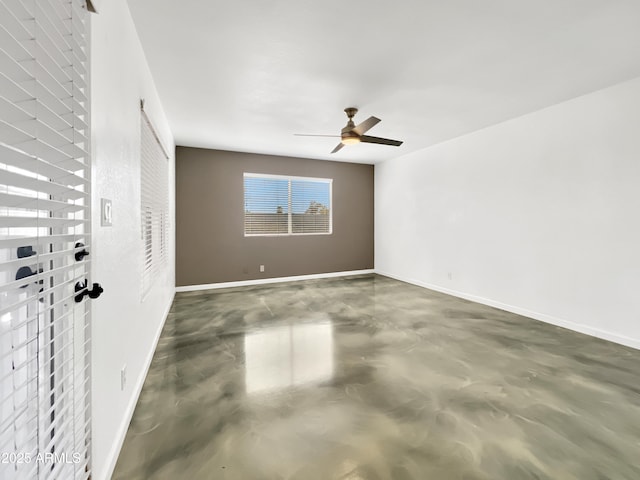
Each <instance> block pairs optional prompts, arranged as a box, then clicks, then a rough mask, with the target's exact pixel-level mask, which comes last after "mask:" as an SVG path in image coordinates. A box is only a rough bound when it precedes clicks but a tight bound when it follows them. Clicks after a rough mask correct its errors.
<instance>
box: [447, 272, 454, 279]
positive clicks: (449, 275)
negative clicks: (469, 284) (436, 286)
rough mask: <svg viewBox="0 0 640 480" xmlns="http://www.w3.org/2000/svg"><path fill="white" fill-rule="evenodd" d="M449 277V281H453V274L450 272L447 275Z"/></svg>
mask: <svg viewBox="0 0 640 480" xmlns="http://www.w3.org/2000/svg"><path fill="white" fill-rule="evenodd" d="M447 276H448V277H449V280H453V273H451V272H449V273H447Z"/></svg>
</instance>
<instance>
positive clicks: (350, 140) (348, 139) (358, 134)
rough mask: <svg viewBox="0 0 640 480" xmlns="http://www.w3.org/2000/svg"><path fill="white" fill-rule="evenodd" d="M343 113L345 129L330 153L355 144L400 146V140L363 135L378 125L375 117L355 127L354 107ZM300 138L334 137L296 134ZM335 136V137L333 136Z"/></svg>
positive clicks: (356, 111)
mask: <svg viewBox="0 0 640 480" xmlns="http://www.w3.org/2000/svg"><path fill="white" fill-rule="evenodd" d="M344 113H346V114H347V117H348V118H349V121H347V124H346V125H345V127H344V128H343V129H342V130H341V131H340V143H339V144H338V145H336V147H335V148H334V149H333V150H332V151H331V153H336V152H337V151H338V150H340V149H341V148H342V147H344V146H345V145H355V144H356V143H377V144H379V145H391V146H394V147H399V146H400V145H402V142H401V141H400V140H391V139H389V138H380V137H370V136H368V135H365V132H367V131H368V130H369V129H371V128H372V127H374V126H375V125H377V124H378V123H380V121H381V120H380V119H379V118H376V117H369V118H368V119H366V120H365V121H364V122H362V123H360V124H358V125H356V124H355V123H353V117H354V116H355V114H356V113H358V109H357V108H354V107H349V108H345V109H344ZM296 135H298V136H301V137H319V136H320V137H331V136H334V135H304V134H296ZM335 136H337V135H335Z"/></svg>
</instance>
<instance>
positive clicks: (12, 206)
mask: <svg viewBox="0 0 640 480" xmlns="http://www.w3.org/2000/svg"><path fill="white" fill-rule="evenodd" d="M86 17H87V12H86V9H85V5H84V2H82V1H80V0H21V1H18V0H0V454H2V459H1V460H2V462H1V463H0V478H2V479H6V480H9V479H11V480H14V479H15V480H17V479H36V478H37V479H53V478H59V479H62V478H64V479H87V478H89V477H90V458H89V455H90V444H89V442H90V409H89V408H90V405H89V400H90V395H89V393H90V390H89V387H90V384H89V381H90V377H89V374H90V370H89V367H90V364H89V359H90V323H89V303H88V302H80V303H76V302H75V295H76V294H77V293H78V292H76V285H84V283H83V282H85V281H86V280H87V279H88V278H89V275H90V260H89V258H90V257H84V259H82V260H76V256H75V254H76V253H78V252H81V251H83V250H85V249H87V250H88V246H89V244H90V215H89V213H90V212H89V206H90V179H91V175H90V158H89V153H88V152H89V100H88V80H89V79H88V71H87V69H88V53H89V49H88V34H89V32H88V19H87V18H86ZM85 245H86V247H85Z"/></svg>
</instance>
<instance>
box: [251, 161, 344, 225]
mask: <svg viewBox="0 0 640 480" xmlns="http://www.w3.org/2000/svg"><path fill="white" fill-rule="evenodd" d="M246 178H263V179H272V180H286V181H288V182H289V194H288V208H287V217H288V218H287V228H288V230H289V231H288V232H287V233H247V229H246V213H247V212H246V187H245V179H246ZM293 181H303V182H315V183H324V184H328V186H329V205H328V208H329V231H328V232H300V233H295V232H293V221H292V216H293V212H292V211H291V205H292V198H291V182H293ZM242 200H243V201H242V206H243V213H242V218H243V221H242V230H243V234H244V237H301V236H314V235H333V178H320V177H302V176H297V175H275V174H271V173H251V172H244V173H243V175H242Z"/></svg>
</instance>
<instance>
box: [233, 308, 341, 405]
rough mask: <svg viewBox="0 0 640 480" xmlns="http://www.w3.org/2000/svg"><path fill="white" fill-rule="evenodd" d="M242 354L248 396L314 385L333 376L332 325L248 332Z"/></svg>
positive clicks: (322, 324)
mask: <svg viewBox="0 0 640 480" xmlns="http://www.w3.org/2000/svg"><path fill="white" fill-rule="evenodd" d="M244 351H245V360H246V363H245V364H246V375H245V383H246V390H247V393H248V394H254V393H261V392H269V391H274V390H279V389H283V388H286V387H290V386H294V385H312V384H318V383H322V382H325V381H327V380H330V379H331V378H332V377H333V325H332V324H331V322H329V321H324V322H318V323H312V324H298V325H288V326H278V327H272V328H267V329H264V330H260V331H258V332H254V333H248V334H247V335H246V336H245V338H244Z"/></svg>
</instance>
